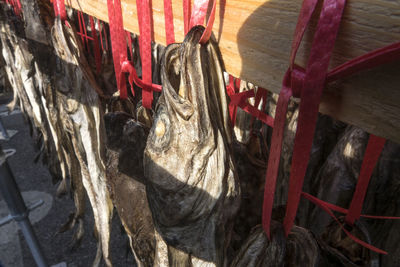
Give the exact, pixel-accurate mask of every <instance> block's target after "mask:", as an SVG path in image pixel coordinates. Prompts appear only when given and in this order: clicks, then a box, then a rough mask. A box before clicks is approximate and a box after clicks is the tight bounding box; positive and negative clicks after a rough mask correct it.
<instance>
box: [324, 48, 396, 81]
mask: <svg viewBox="0 0 400 267" xmlns="http://www.w3.org/2000/svg"><path fill="white" fill-rule="evenodd" d="M396 60H400V42H397V43H394V44H391V45H388V46H385V47H383V48H380V49H377V50H374V51H372V52H369V53H368V54H365V55H362V56H360V57H357V58H355V59H352V60H350V61H348V62H346V63H344V64H342V65H340V66H338V67H336V68H334V69H333V70H332V71H330V72H329V73H328V77H327V78H326V80H327V82H331V81H334V80H337V79H341V78H345V77H347V76H350V75H352V74H354V73H357V72H360V71H363V70H367V69H371V68H374V67H376V66H379V65H382V64H387V63H390V62H393V61H396Z"/></svg>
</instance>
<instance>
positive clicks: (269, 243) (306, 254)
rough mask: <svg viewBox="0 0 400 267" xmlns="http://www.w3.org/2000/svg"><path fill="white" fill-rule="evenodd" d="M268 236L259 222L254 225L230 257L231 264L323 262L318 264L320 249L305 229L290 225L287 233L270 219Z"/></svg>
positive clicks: (236, 266)
mask: <svg viewBox="0 0 400 267" xmlns="http://www.w3.org/2000/svg"><path fill="white" fill-rule="evenodd" d="M270 230H271V240H269V239H268V237H267V235H266V234H265V232H264V230H263V228H262V227H261V225H259V226H256V227H255V228H254V229H253V231H252V233H251V234H250V236H249V238H248V239H247V240H246V241H245V243H244V245H243V246H242V248H241V249H240V251H239V252H238V254H237V256H236V257H235V259H234V260H233V262H232V264H231V267H239V266H243V267H244V266H246V267H252V266H266V267H267V266H271V267H276V266H287V267H295V266H302V267H303V266H304V267H312V266H323V265H319V261H320V249H319V246H318V243H317V241H316V240H315V238H314V236H313V235H312V233H311V232H309V231H308V230H306V229H304V228H302V227H298V226H294V227H293V229H292V231H291V232H290V234H289V235H288V237H285V233H284V231H283V227H282V225H281V224H280V223H278V222H276V221H272V222H271V228H270Z"/></svg>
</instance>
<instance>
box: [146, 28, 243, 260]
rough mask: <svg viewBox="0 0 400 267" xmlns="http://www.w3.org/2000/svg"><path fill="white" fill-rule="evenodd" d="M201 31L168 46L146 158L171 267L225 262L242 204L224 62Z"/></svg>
mask: <svg viewBox="0 0 400 267" xmlns="http://www.w3.org/2000/svg"><path fill="white" fill-rule="evenodd" d="M203 29H204V28H203V27H194V28H193V29H192V30H191V31H190V32H189V33H188V35H187V36H186V38H185V40H184V42H183V43H182V44H172V45H169V46H168V47H167V48H166V52H165V56H164V59H163V62H162V81H163V93H162V95H161V96H160V99H159V101H158V103H157V108H156V113H155V119H154V123H153V127H152V128H151V130H150V134H149V138H148V140H147V146H146V150H145V157H144V170H145V178H146V191H147V197H148V200H149V205H150V209H151V211H152V215H153V220H154V224H155V226H156V229H157V231H158V233H159V234H160V235H161V237H162V238H163V239H164V240H165V241H166V243H167V245H168V253H169V254H168V259H169V265H170V266H172V264H173V266H190V265H193V266H200V265H201V266H223V265H224V263H226V262H225V261H226V257H225V253H226V248H227V246H228V243H229V240H230V234H231V229H232V219H233V217H234V215H235V214H236V212H237V210H238V207H239V202H240V200H239V196H240V192H239V185H238V179H237V175H236V171H235V167H234V162H233V158H232V149H231V142H232V141H231V140H232V133H231V127H230V122H229V114H228V105H227V96H226V90H225V86H224V80H223V72H222V71H223V69H222V63H221V61H220V54H219V49H218V47H217V45H216V42H215V41H214V40H213V39H211V40H210V41H209V42H207V43H206V44H205V45H204V46H202V45H200V44H199V43H198V41H199V39H200V36H201V34H202V32H203ZM202 264H204V265H202Z"/></svg>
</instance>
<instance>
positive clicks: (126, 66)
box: [120, 60, 162, 95]
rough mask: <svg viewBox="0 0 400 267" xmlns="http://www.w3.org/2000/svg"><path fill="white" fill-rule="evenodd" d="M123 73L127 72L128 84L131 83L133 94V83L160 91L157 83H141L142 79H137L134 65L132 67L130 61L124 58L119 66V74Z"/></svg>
mask: <svg viewBox="0 0 400 267" xmlns="http://www.w3.org/2000/svg"><path fill="white" fill-rule="evenodd" d="M124 73H129V79H128V81H129V84H130V85H131V91H132V94H133V95H135V92H134V91H133V83H135V84H136V85H137V86H139V87H141V88H143V87H145V86H148V87H150V88H151V90H153V91H156V92H161V90H162V86H161V85H158V84H151V85H146V84H145V83H143V81H142V80H140V79H139V76H138V75H137V73H136V70H135V67H133V65H132V62H130V61H128V60H126V61H124V62H122V66H121V73H120V75H124Z"/></svg>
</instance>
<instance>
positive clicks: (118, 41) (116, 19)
mask: <svg viewBox="0 0 400 267" xmlns="http://www.w3.org/2000/svg"><path fill="white" fill-rule="evenodd" d="M107 8H108V19H109V25H110V37H111V49H112V54H113V61H114V70H115V76H116V79H117V88H118V90H119V95H120V98H122V99H126V98H127V97H128V93H127V89H126V80H125V75H120V73H121V64H122V62H124V61H125V60H127V53H126V43H125V34H124V28H123V22H122V11H121V2H120V0H107Z"/></svg>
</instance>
